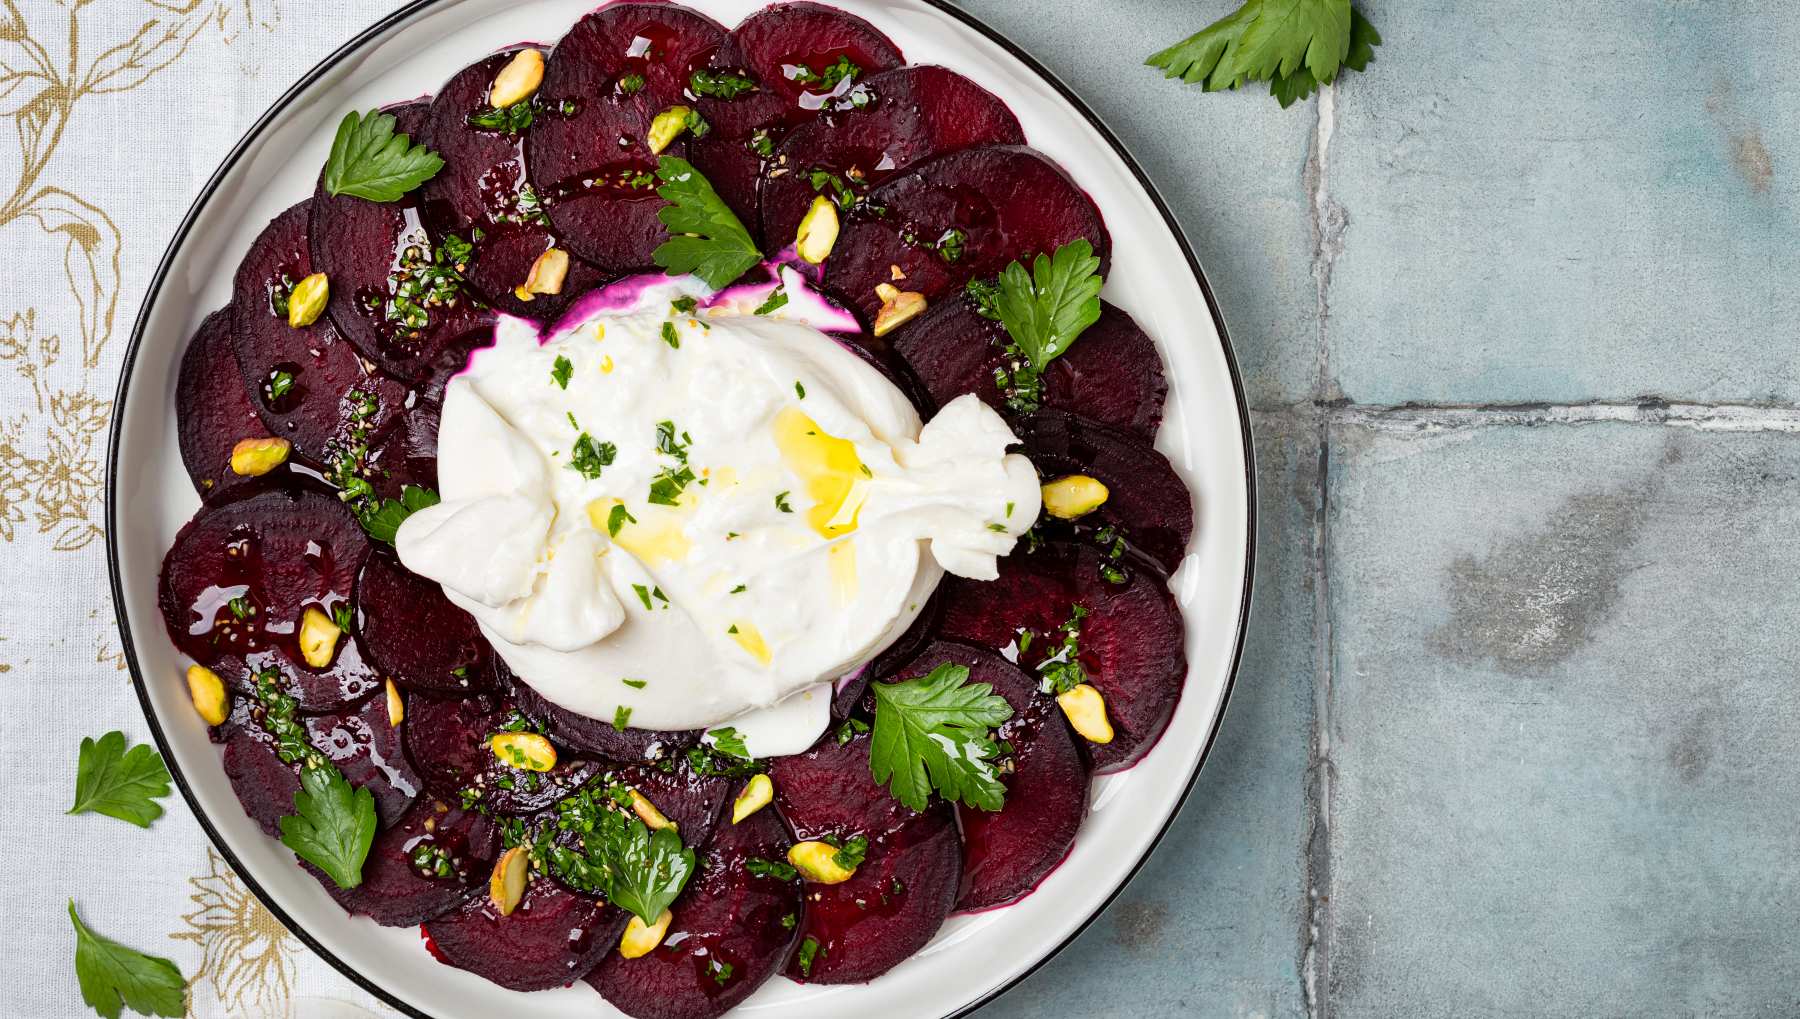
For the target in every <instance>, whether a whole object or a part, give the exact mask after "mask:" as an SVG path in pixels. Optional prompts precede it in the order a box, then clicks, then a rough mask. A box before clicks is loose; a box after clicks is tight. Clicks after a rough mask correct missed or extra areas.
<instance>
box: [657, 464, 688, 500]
mask: <svg viewBox="0 0 1800 1019" xmlns="http://www.w3.org/2000/svg"><path fill="white" fill-rule="evenodd" d="M693 483H694V472H693V470H692V469H691V468H689V467H687V466H685V465H684V466H682V467H680V468H679V469H677V468H672V467H665V468H664V469H663V470H662V472H661V473H660V474H658V475H657V476H656V478H655V479H654V480H653V481H651V482H650V501H651V502H653V503H656V504H657V505H658V506H679V505H681V493H682V492H683V491H685V490H686V489H687V486H689V485H691V484H693Z"/></svg>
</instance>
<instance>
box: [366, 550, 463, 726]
mask: <svg viewBox="0 0 1800 1019" xmlns="http://www.w3.org/2000/svg"><path fill="white" fill-rule="evenodd" d="M356 605H357V608H358V609H359V610H361V613H362V618H361V621H360V623H359V624H358V625H359V629H360V630H361V632H362V639H363V646H364V647H365V648H366V649H367V650H368V653H369V660H370V661H372V662H373V663H374V664H375V666H376V668H378V669H380V670H381V672H382V673H383V674H384V675H386V676H387V677H388V678H389V679H392V680H393V681H394V682H395V683H396V684H398V685H400V686H401V687H404V688H405V689H407V690H411V691H417V692H419V693H426V694H433V695H438V696H455V697H462V696H468V695H469V694H472V693H481V692H484V691H485V690H488V689H491V688H492V687H493V684H494V651H493V648H491V647H489V646H488V642H487V639H486V638H485V637H483V636H482V635H481V628H480V627H479V626H478V625H477V624H476V622H475V617H473V616H471V615H469V614H468V613H467V612H464V611H463V610H462V609H459V608H457V607H456V606H455V605H452V604H450V600H449V599H448V598H445V597H444V591H443V588H441V587H439V586H438V585H437V584H436V583H435V582H433V581H430V580H426V579H425V578H424V577H421V576H419V575H418V574H416V573H412V572H411V571H409V570H407V569H406V567H404V566H401V565H400V564H399V563H398V562H396V561H394V559H392V558H391V557H390V556H388V555H386V554H385V553H377V554H374V555H371V556H369V558H368V560H367V561H366V562H365V563H364V564H363V568H362V573H361V575H360V576H359V577H358V578H357V582H356Z"/></svg>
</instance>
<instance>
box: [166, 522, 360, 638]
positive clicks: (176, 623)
mask: <svg viewBox="0 0 1800 1019" xmlns="http://www.w3.org/2000/svg"><path fill="white" fill-rule="evenodd" d="M368 554H369V541H368V538H367V536H366V535H364V533H363V529H362V526H361V525H359V524H358V523H357V522H356V519H355V518H354V517H352V516H351V515H350V511H349V510H347V509H345V508H344V504H343V503H342V502H340V501H339V500H338V499H337V498H336V497H335V496H331V495H327V494H326V493H324V492H322V491H318V490H316V489H313V488H310V487H280V488H265V489H262V490H260V491H255V490H247V491H246V492H245V493H243V494H241V495H238V496H235V497H233V498H229V499H219V500H216V501H214V502H212V503H208V504H207V505H205V506H203V507H201V509H200V512H198V513H197V514H195V515H194V518H193V519H192V520H190V521H188V522H187V524H186V525H184V526H183V527H182V529H181V531H180V533H178V534H177V535H176V536H175V543H174V545H172V546H171V547H170V548H169V552H168V554H167V555H166V556H164V557H163V567H162V576H161V583H160V586H159V588H158V601H159V603H160V605H161V606H162V612H163V622H164V624H165V625H166V626H167V627H168V631H169V636H170V638H172V639H173V640H174V641H175V644H176V646H177V647H179V648H180V649H181V650H182V651H183V652H184V653H186V654H188V655H189V656H191V657H193V658H194V659H195V660H197V661H200V662H202V663H209V662H213V661H217V660H218V659H219V658H220V657H222V656H224V655H230V654H235V655H240V656H248V655H253V654H256V653H257V652H260V651H264V650H267V649H270V648H275V649H279V650H282V651H284V652H286V653H288V657H289V658H290V659H292V660H293V661H296V662H297V661H300V660H301V656H300V653H299V645H298V641H297V639H296V638H297V634H298V632H299V623H300V618H301V615H302V613H303V612H304V611H305V610H306V609H307V608H318V609H320V610H321V611H323V612H325V613H326V614H327V615H331V614H332V610H333V609H335V608H339V607H341V606H343V605H347V604H348V603H349V601H350V593H351V589H352V586H353V585H354V583H355V579H356V572H357V570H359V569H361V568H362V562H363V559H364V558H366V557H367V556H368ZM345 643H347V642H342V641H340V648H341V647H342V646H344V644H345Z"/></svg>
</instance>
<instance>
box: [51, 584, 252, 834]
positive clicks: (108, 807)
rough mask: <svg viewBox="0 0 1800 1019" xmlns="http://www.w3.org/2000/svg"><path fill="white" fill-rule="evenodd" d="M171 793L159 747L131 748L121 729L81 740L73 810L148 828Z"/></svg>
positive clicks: (71, 811) (70, 811) (75, 812)
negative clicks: (96, 738) (164, 798)
mask: <svg viewBox="0 0 1800 1019" xmlns="http://www.w3.org/2000/svg"><path fill="white" fill-rule="evenodd" d="M234 601H235V599H234ZM234 611H235V608H234ZM167 795H169V769H168V767H167V766H165V765H164V764H163V759H162V755H160V754H158V753H157V752H156V748H155V747H153V746H151V745H149V744H148V743H139V744H138V745H137V746H135V747H132V748H131V749H130V750H127V749H125V734H124V733H122V732H118V731H114V732H109V733H107V734H106V735H104V736H102V737H100V739H99V740H98V741H96V740H93V739H83V740H82V741H81V759H80V761H79V762H78V763H77V764H76V766H75V805H74V806H72V807H70V808H69V811H68V812H69V813H71V814H83V813H87V812H89V811H92V812H94V813H96V814H105V815H106V816H108V817H116V818H118V819H119V820H121V821H129V822H131V823H132V824H135V825H137V826H138V827H139V828H148V827H150V822H151V821H154V820H156V819H157V818H159V817H161V816H162V812H163V809H162V806H161V805H160V804H158V803H157V802H156V800H157V799H159V798H160V797H163V796H167Z"/></svg>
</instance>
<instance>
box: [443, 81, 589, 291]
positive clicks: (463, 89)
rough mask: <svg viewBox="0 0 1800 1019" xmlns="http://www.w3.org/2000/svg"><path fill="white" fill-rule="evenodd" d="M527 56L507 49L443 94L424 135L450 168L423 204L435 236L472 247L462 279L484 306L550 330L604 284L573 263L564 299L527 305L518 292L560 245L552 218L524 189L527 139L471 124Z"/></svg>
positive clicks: (583, 266) (546, 114)
mask: <svg viewBox="0 0 1800 1019" xmlns="http://www.w3.org/2000/svg"><path fill="white" fill-rule="evenodd" d="M524 48H525V47H523V46H515V47H512V48H509V49H505V50H502V51H500V52H498V53H495V54H494V55H492V56H490V57H487V58H485V59H483V60H480V61H478V62H476V63H474V64H471V65H469V66H468V67H465V68H463V69H462V70H461V71H460V72H458V73H457V74H456V76H455V77H453V78H451V79H450V80H449V81H448V82H446V83H445V84H444V87H443V88H441V89H439V90H438V94H437V98H435V99H433V100H432V101H431V113H430V120H429V123H428V125H427V127H426V129H425V131H426V137H427V138H428V139H429V142H430V145H431V148H432V150H433V151H435V152H436V153H437V154H438V155H440V156H442V157H443V159H444V168H443V169H442V170H440V171H438V174H437V176H435V177H433V178H431V179H430V180H428V181H426V182H425V185H424V187H422V188H421V189H420V194H421V196H422V197H421V199H420V202H421V207H422V208H423V209H424V211H425V222H426V225H427V226H428V227H430V229H431V230H432V232H433V233H434V234H436V235H438V236H444V235H446V234H454V235H456V236H457V237H460V238H462V239H464V240H467V241H469V242H470V243H471V244H472V245H473V246H474V247H473V251H472V253H471V255H470V257H469V261H468V263H467V264H466V266H465V267H464V269H463V278H464V279H465V280H467V281H468V284H469V286H470V287H471V288H473V289H474V290H475V292H476V293H477V294H479V295H480V296H481V298H482V300H484V301H486V302H487V303H488V304H490V305H492V306H493V307H495V308H497V309H499V310H500V311H504V312H507V313H508V314H512V315H522V316H527V317H530V318H534V319H537V320H539V321H545V322H548V321H555V319H556V317H557V316H558V315H560V314H562V311H563V309H565V308H567V307H568V305H569V302H570V301H572V300H574V299H575V298H576V297H577V296H579V295H581V294H583V293H586V292H587V291H588V290H591V289H593V288H594V287H596V286H598V285H600V284H601V283H602V282H604V281H605V279H606V276H605V274H603V273H602V272H600V270H598V269H596V268H594V267H593V266H591V265H589V264H587V263H586V262H584V261H582V260H580V259H573V260H572V261H571V262H570V263H569V274H568V278H567V279H565V280H564V281H563V287H562V292H561V293H560V294H538V295H536V296H534V297H533V298H532V299H531V300H530V301H525V300H522V299H520V298H519V297H518V295H517V294H516V293H515V292H514V291H515V289H516V288H517V287H518V286H519V285H520V284H522V283H524V282H525V280H526V278H527V277H529V276H530V274H531V266H532V263H533V262H535V261H536V260H537V258H538V256H539V255H541V254H542V253H543V252H544V250H545V249H546V248H549V247H553V246H555V245H556V243H557V239H556V237H555V235H553V234H552V233H551V232H550V228H549V223H548V220H547V218H546V217H544V215H543V213H542V212H541V210H539V209H537V208H534V203H535V202H536V201H537V194H536V191H535V189H530V188H529V186H528V185H527V184H526V174H525V133H520V134H507V133H506V132H505V131H502V130H497V129H494V128H486V127H477V126H475V125H473V124H471V123H470V122H469V118H470V116H471V115H473V114H477V113H480V112H482V111H484V110H487V109H488V108H489V107H488V105H487V97H488V89H489V87H490V86H491V85H492V84H493V81H494V76H495V75H497V74H499V73H500V70H501V69H502V68H504V67H505V66H506V65H507V63H509V62H510V61H511V60H512V59H513V57H514V56H515V55H517V54H518V52H519V51H520V50H522V49H524ZM540 116H541V117H551V116H557V114H555V113H553V112H550V111H548V110H546V109H539V110H537V112H536V114H535V115H534V117H533V119H534V120H535V119H537V117H540ZM530 130H531V129H530V128H526V129H525V131H526V132H529V131H530Z"/></svg>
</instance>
